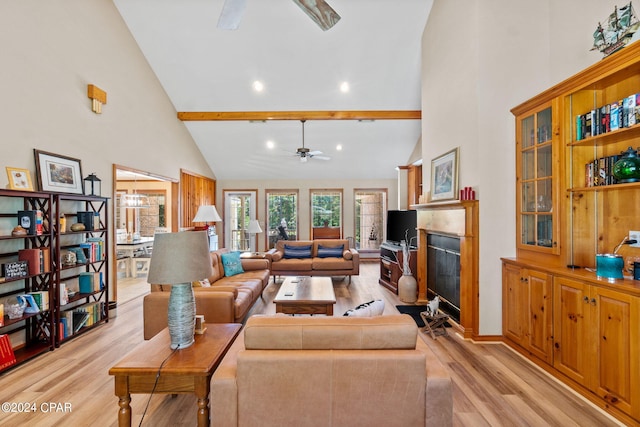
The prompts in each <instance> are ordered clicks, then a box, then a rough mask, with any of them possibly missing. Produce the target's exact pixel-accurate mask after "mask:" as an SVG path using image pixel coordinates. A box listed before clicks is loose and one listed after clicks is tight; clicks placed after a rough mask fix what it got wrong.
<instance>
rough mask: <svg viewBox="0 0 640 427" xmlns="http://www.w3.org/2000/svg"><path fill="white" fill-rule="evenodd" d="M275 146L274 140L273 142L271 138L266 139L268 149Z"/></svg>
mask: <svg viewBox="0 0 640 427" xmlns="http://www.w3.org/2000/svg"><path fill="white" fill-rule="evenodd" d="M275 146H276V143H275V142H273V141H271V140H268V141H267V148H268V149H270V150H273V149H274V148H275Z"/></svg>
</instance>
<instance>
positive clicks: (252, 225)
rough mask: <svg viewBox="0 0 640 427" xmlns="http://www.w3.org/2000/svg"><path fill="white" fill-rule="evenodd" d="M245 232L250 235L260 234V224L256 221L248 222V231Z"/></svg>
mask: <svg viewBox="0 0 640 427" xmlns="http://www.w3.org/2000/svg"><path fill="white" fill-rule="evenodd" d="M247 231H248V232H249V233H251V234H256V233H262V228H260V223H259V222H258V220H257V219H252V220H251V221H249V229H248V230H247Z"/></svg>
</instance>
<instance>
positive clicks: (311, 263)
mask: <svg viewBox="0 0 640 427" xmlns="http://www.w3.org/2000/svg"><path fill="white" fill-rule="evenodd" d="M340 246H342V250H341V251H340V254H336V253H332V249H335V248H339V247H340ZM305 247H310V252H307V253H306V254H305V251H302V250H299V249H300V248H305ZM298 255H305V256H303V257H298ZM336 255H337V256H336ZM267 257H268V258H269V259H270V260H271V274H272V275H273V276H274V280H275V276H349V282H351V276H353V275H356V276H357V275H358V274H360V254H359V253H358V251H357V250H356V249H354V248H351V247H349V240H347V239H318V240H279V241H278V242H277V243H276V247H275V248H273V249H271V250H270V251H269V252H267Z"/></svg>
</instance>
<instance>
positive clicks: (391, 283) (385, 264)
mask: <svg viewBox="0 0 640 427" xmlns="http://www.w3.org/2000/svg"><path fill="white" fill-rule="evenodd" d="M417 258H418V250H417V249H415V248H412V249H409V268H411V275H412V276H413V277H414V278H415V277H416V271H417V268H416V267H417V265H418V264H417V261H416V260H417ZM403 262H404V261H403V253H402V248H401V247H400V246H399V245H396V244H393V243H389V242H384V243H383V244H382V245H381V246H380V279H378V283H379V284H380V285H382V286H384V287H385V288H387V289H389V290H390V291H392V292H393V293H395V294H396V295H397V294H398V280H399V279H400V277H402V263H403ZM416 279H417V278H416Z"/></svg>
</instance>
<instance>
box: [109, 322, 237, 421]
mask: <svg viewBox="0 0 640 427" xmlns="http://www.w3.org/2000/svg"><path fill="white" fill-rule="evenodd" d="M206 327H207V329H206V331H205V332H204V334H202V335H196V336H195V342H194V343H193V344H192V345H191V346H190V347H187V348H184V349H181V350H175V352H174V350H171V348H169V344H170V343H171V339H170V337H169V330H168V329H164V330H163V331H162V332H160V333H159V334H158V335H156V336H155V337H153V338H151V339H150V340H149V341H145V342H143V343H142V344H140V345H138V346H137V347H136V348H135V349H134V350H132V351H131V352H130V353H129V354H127V355H126V356H125V357H124V358H123V359H122V360H120V361H119V362H118V363H117V364H116V365H115V366H113V367H112V368H111V369H110V370H109V375H113V376H114V377H115V394H116V396H118V397H119V401H118V406H120V409H119V410H118V425H119V426H120V427H123V426H126V427H130V426H131V406H130V403H131V393H151V392H152V391H153V393H169V394H178V393H194V394H195V395H196V397H197V398H198V426H201V427H203V426H209V391H210V384H211V376H212V375H213V372H214V371H215V370H216V368H217V367H218V365H219V364H220V361H221V360H222V358H223V357H224V355H225V354H226V353H227V350H229V347H230V346H231V343H232V342H233V340H234V339H235V338H236V336H238V333H239V332H240V328H241V327H242V325H240V324H225V323H220V324H216V323H209V324H207V325H206ZM165 360H166V361H165ZM163 362H164V365H162V363H163ZM161 365H162V368H161V369H160V366H161ZM158 370H159V371H160V375H159V377H158V382H157V384H155V383H156V376H157V375H158ZM154 387H155V389H154Z"/></svg>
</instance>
